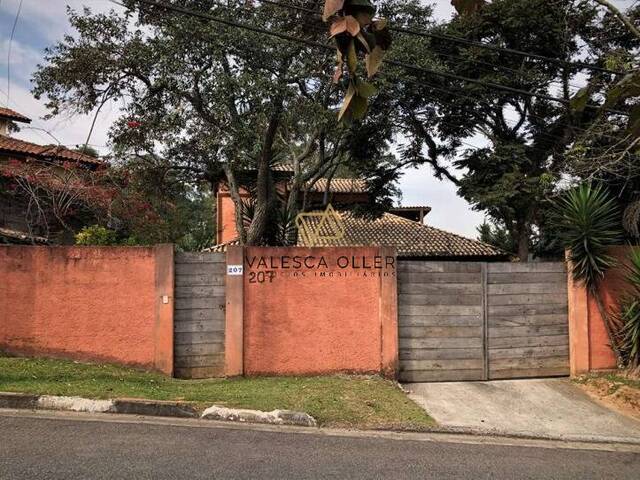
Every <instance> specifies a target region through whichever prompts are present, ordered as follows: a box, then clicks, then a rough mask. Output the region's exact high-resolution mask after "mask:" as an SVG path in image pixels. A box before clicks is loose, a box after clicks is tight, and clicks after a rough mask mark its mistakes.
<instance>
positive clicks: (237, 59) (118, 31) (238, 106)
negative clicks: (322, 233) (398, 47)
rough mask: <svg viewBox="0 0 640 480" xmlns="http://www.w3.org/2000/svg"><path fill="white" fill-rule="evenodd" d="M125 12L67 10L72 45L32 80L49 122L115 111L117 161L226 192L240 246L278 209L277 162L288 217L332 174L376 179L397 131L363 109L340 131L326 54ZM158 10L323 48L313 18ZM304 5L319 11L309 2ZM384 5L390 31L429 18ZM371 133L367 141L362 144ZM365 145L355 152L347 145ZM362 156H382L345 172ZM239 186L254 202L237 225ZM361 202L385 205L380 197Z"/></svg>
mask: <svg viewBox="0 0 640 480" xmlns="http://www.w3.org/2000/svg"><path fill="white" fill-rule="evenodd" d="M123 3H124V4H125V5H126V7H127V8H126V12H125V13H124V14H119V13H116V12H114V11H112V12H110V13H108V14H93V13H91V11H90V10H89V9H84V10H83V11H82V12H75V11H73V10H69V20H70V22H71V24H72V26H73V27H74V28H75V30H76V31H77V35H75V36H66V37H65V38H64V39H63V40H61V41H60V42H59V43H57V44H56V45H55V46H53V47H51V48H49V49H47V51H46V55H45V64H44V65H43V66H41V67H40V68H39V69H38V71H37V72H36V73H35V76H34V81H35V88H34V94H35V95H36V97H41V96H45V95H46V97H47V99H48V103H47V106H48V108H49V109H50V112H51V115H57V114H59V113H61V112H62V111H73V112H82V113H87V112H90V111H92V110H94V109H96V108H99V107H100V105H102V104H103V103H104V102H106V101H110V100H111V101H124V102H126V107H125V108H124V110H123V115H122V117H121V118H120V120H119V121H118V122H117V123H116V124H115V125H114V126H113V128H112V130H111V136H112V140H113V144H114V147H115V154H116V155H117V156H121V155H125V154H131V153H134V154H137V155H139V156H145V155H156V156H159V157H162V158H166V159H169V161H170V166H171V169H173V170H175V171H177V172H182V173H185V174H189V175H190V176H191V178H192V179H193V180H195V181H204V182H207V183H209V185H211V187H212V188H213V187H215V185H216V184H217V183H218V182H220V181H225V182H226V183H227V184H228V186H229V188H230V193H231V197H232V199H233V201H234V203H235V206H236V214H237V215H236V228H237V230H238V232H239V235H240V241H241V242H242V243H246V244H250V245H251V244H259V243H262V242H264V237H265V232H266V228H267V223H268V219H269V217H270V215H271V214H272V212H273V211H274V210H275V209H277V208H278V202H277V198H278V195H277V192H276V188H275V183H276V182H275V180H274V176H275V175H277V173H276V172H275V171H274V166H275V165H276V164H278V163H281V164H282V163H286V164H288V165H289V166H290V167H291V169H292V171H293V177H292V178H291V180H290V192H291V193H290V195H289V198H288V199H287V200H286V205H288V208H290V209H291V210H294V209H295V208H297V203H298V199H299V197H300V196H301V195H302V194H303V193H304V190H305V189H308V188H310V186H311V185H312V184H313V183H314V182H316V181H317V180H318V179H319V178H321V177H323V176H329V177H330V176H331V175H333V174H334V173H335V171H336V170H337V169H338V168H340V167H341V166H343V165H346V164H350V165H352V166H353V167H354V169H356V168H362V169H363V171H364V166H366V167H367V168H368V170H367V172H368V174H371V175H372V176H373V175H375V173H372V172H375V169H374V168H369V167H371V166H372V164H373V163H375V162H381V161H383V156H382V154H388V153H389V146H390V142H391V140H392V138H393V135H394V134H395V133H396V132H398V131H400V129H401V128H402V126H401V125H394V124H392V123H391V120H390V119H389V118H388V117H385V116H384V115H383V113H382V112H383V111H384V110H385V109H379V108H378V109H375V108H371V114H370V115H367V118H366V119H365V120H364V121H363V122H361V123H357V124H354V125H353V126H351V127H345V126H343V125H340V124H338V122H337V121H336V116H337V109H338V107H339V104H340V101H341V97H342V92H341V88H340V86H336V85H334V84H333V83H332V80H331V79H332V74H333V64H334V58H333V55H332V54H331V53H330V51H326V50H310V48H309V47H308V46H306V45H304V44H299V43H294V42H284V41H282V40H281V39H276V38H273V37H270V36H266V35H258V34H256V33H255V32H251V31H247V30H243V29H240V28H236V27H230V26H224V25H220V24H219V23H216V22H214V21H210V20H205V19H201V18H196V17H193V16H189V15H183V14H176V13H172V12H170V11H167V10H166V9H162V8H157V7H151V6H148V5H146V4H144V3H141V2H138V1H136V0H125V1H124V2H123ZM165 3H172V4H175V5H179V6H180V7H183V8H187V9H189V10H193V11H197V12H206V14H208V15H211V16H214V17H217V18H222V19H226V20H227V21H229V20H230V21H237V17H238V13H239V12H240V13H241V15H240V16H241V17H242V23H244V24H247V25H251V26H259V27H260V28H264V29H267V30H271V31H275V32H286V33H287V34H289V35H292V36H295V37H298V38H302V39H306V40H311V41H314V42H324V41H325V39H326V30H325V27H324V26H323V25H322V23H321V22H320V19H319V18H314V17H313V16H312V15H303V14H300V13H299V12H296V11H295V10H288V9H284V8H280V7H277V6H273V5H269V4H262V3H260V4H259V5H255V6H249V4H248V3H246V2H245V1H244V0H242V1H240V0H236V1H232V2H229V3H228V4H227V5H225V6H223V5H221V4H220V3H219V2H215V1H212V0H197V1H196V0H190V1H180V2H178V1H174V2H168V1H167V2H165ZM305 5H306V6H308V7H310V8H314V9H316V10H317V11H318V13H321V8H320V2H317V1H308V2H306V3H305ZM385 5H386V6H387V7H388V8H387V11H388V12H389V13H390V15H385V16H387V17H388V18H389V22H390V23H393V24H395V25H398V26H402V25H409V24H413V25H415V24H423V25H426V24H427V23H428V22H429V17H430V9H429V8H426V7H420V6H419V3H418V2H417V1H413V0H392V1H389V2H386V3H385ZM416 19H417V20H416ZM378 97H379V98H378V99H377V101H378V102H380V101H384V99H385V98H386V99H387V100H386V101H387V103H388V102H389V100H388V99H389V98H390V97H388V96H387V97H382V96H380V95H378ZM375 101H376V100H374V103H375ZM372 131H374V132H376V134H375V135H369V136H365V134H364V133H363V132H369V133H371V132H372ZM363 139H366V142H367V145H366V146H364V147H363V146H362V145H355V144H354V142H355V141H363ZM362 150H366V151H367V152H372V151H375V152H378V153H380V154H381V155H380V156H378V157H376V158H369V159H366V160H365V159H364V157H359V160H358V159H356V160H354V158H355V157H354V156H357V154H358V152H359V151H362ZM365 164H366V165H365ZM247 173H251V174H250V175H247ZM243 188H252V189H254V191H255V208H254V212H253V215H252V219H251V221H250V223H249V224H248V225H246V224H245V222H244V217H245V215H244V212H243V208H242V205H243V204H242V199H241V190H242V189H243ZM373 193H374V194H376V195H377V194H379V195H382V196H385V195H388V194H389V193H390V190H389V189H388V188H381V189H379V190H377V191H375V192H373ZM385 201H386V202H387V203H389V202H388V199H387V198H385Z"/></svg>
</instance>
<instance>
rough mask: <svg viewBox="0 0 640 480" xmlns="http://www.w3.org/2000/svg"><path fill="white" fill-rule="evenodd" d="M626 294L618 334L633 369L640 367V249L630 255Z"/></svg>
mask: <svg viewBox="0 0 640 480" xmlns="http://www.w3.org/2000/svg"><path fill="white" fill-rule="evenodd" d="M626 280H627V285H628V290H627V291H626V295H624V296H623V298H622V299H621V301H620V311H619V313H618V314H617V320H618V322H619V323H620V324H621V326H622V328H621V329H620V332H619V334H618V339H619V348H620V354H621V356H622V360H623V362H624V365H625V366H626V367H628V368H630V369H632V370H637V369H639V368H640V249H638V248H635V249H633V250H632V251H631V254H630V255H629V265H628V266H627V277H626Z"/></svg>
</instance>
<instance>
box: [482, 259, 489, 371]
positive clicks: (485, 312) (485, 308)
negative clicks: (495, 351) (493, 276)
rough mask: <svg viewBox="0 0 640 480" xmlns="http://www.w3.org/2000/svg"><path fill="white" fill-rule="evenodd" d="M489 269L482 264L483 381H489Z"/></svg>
mask: <svg viewBox="0 0 640 480" xmlns="http://www.w3.org/2000/svg"><path fill="white" fill-rule="evenodd" d="M488 277H489V268H488V267H487V264H486V263H483V264H482V379H483V380H489V356H488V354H487V349H488V348H489V335H488V333H487V332H488V331H489V291H488V289H487V286H488V282H487V279H488Z"/></svg>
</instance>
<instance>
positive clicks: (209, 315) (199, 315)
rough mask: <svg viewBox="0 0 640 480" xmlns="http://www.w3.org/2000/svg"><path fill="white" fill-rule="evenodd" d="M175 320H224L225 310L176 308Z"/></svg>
mask: <svg viewBox="0 0 640 480" xmlns="http://www.w3.org/2000/svg"><path fill="white" fill-rule="evenodd" d="M173 320H174V321H175V322H197V321H199V320H205V321H210V322H215V321H224V310H220V309H219V308H198V309H189V310H176V311H175V312H174V313H173Z"/></svg>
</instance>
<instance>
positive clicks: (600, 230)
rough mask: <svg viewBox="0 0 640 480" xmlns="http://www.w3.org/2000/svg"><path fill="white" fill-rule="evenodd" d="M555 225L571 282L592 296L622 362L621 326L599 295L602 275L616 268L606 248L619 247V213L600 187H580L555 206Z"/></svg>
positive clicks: (620, 231) (621, 234)
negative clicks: (578, 284)
mask: <svg viewBox="0 0 640 480" xmlns="http://www.w3.org/2000/svg"><path fill="white" fill-rule="evenodd" d="M554 223H555V224H556V226H557V228H558V230H559V235H560V238H561V239H562V240H563V243H564V245H565V247H566V248H568V249H569V260H570V261H571V264H572V271H571V274H572V275H573V278H574V280H576V281H579V282H582V283H583V284H584V285H585V287H586V288H587V289H588V290H589V292H590V293H591V294H592V295H593V297H594V298H595V300H596V303H597V305H598V310H599V311H600V314H601V316H602V318H603V320H604V324H605V327H606V329H607V334H608V336H609V341H610V343H611V347H612V348H613V351H614V352H615V354H616V356H617V358H618V361H619V362H620V361H621V357H620V351H619V348H618V336H617V335H616V332H617V331H618V329H619V328H620V325H619V324H618V325H616V324H615V323H614V319H612V318H611V317H610V315H608V314H607V311H606V309H605V308H604V303H603V302H602V297H601V296H600V293H599V291H598V284H599V283H600V280H602V278H603V277H604V274H605V272H606V271H607V270H608V269H609V268H611V267H612V266H614V265H615V264H616V261H615V259H614V258H613V257H611V256H610V255H608V254H607V248H608V247H609V246H611V245H615V244H617V243H620V241H621V240H622V238H623V232H622V229H621V227H620V210H619V209H618V206H617V204H616V202H615V200H614V199H612V198H611V197H610V196H609V193H608V192H607V190H606V189H605V188H604V187H602V186H600V185H595V186H594V185H592V184H590V183H585V184H582V185H580V186H578V187H576V188H574V189H572V190H569V191H568V192H567V193H565V194H564V195H563V196H561V197H560V198H559V199H558V200H557V201H556V203H555V214H554Z"/></svg>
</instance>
